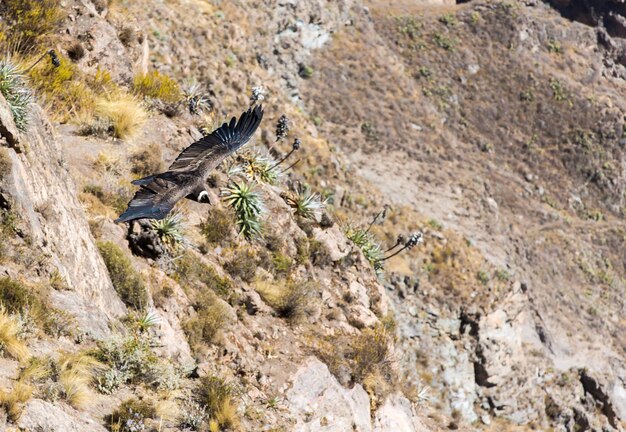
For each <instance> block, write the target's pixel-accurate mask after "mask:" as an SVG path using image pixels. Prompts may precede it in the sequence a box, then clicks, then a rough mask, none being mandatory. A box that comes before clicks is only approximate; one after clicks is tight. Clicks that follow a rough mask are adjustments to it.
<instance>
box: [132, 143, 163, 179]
mask: <svg viewBox="0 0 626 432" xmlns="http://www.w3.org/2000/svg"><path fill="white" fill-rule="evenodd" d="M130 163H131V165H132V166H131V171H132V173H133V174H137V175H138V176H139V177H147V176H149V175H152V174H156V173H160V172H161V171H163V152H162V151H161V146H160V145H158V144H156V143H153V144H150V145H148V146H147V147H146V148H145V149H144V150H141V151H138V152H136V153H133V155H132V156H131V157H130Z"/></svg>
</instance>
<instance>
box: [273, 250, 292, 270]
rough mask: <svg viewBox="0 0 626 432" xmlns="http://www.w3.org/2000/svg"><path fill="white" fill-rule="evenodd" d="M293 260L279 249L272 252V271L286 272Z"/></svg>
mask: <svg viewBox="0 0 626 432" xmlns="http://www.w3.org/2000/svg"><path fill="white" fill-rule="evenodd" d="M292 264H293V261H292V260H291V258H289V257H288V256H287V255H283V254H282V253H281V252H280V251H276V252H273V253H272V266H273V267H274V273H276V274H286V273H289V270H291V265H292Z"/></svg>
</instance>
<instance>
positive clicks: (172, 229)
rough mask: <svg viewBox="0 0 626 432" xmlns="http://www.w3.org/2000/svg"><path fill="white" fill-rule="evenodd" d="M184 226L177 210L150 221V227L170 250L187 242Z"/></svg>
mask: <svg viewBox="0 0 626 432" xmlns="http://www.w3.org/2000/svg"><path fill="white" fill-rule="evenodd" d="M185 227H186V224H185V222H184V218H183V215H182V214H181V213H178V212H174V213H171V214H169V215H168V216H166V217H165V218H164V219H161V220H153V221H152V229H154V231H156V233H157V235H158V236H159V238H160V239H161V241H162V242H163V244H164V245H165V246H166V247H167V248H168V249H169V250H170V251H174V250H176V249H178V248H184V247H186V246H187V245H188V244H189V242H188V240H187V237H185V234H184V230H185Z"/></svg>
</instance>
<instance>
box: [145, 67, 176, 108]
mask: <svg viewBox="0 0 626 432" xmlns="http://www.w3.org/2000/svg"><path fill="white" fill-rule="evenodd" d="M133 86H134V89H135V91H136V92H137V93H139V94H141V95H143V96H146V97H149V98H153V99H160V100H162V101H163V102H166V103H176V102H179V101H181V100H182V97H183V95H182V92H181V90H180V87H179V85H178V83H177V82H176V81H175V80H174V79H172V78H170V77H169V76H167V75H164V74H162V73H160V72H159V71H152V72H148V73H147V74H145V75H141V74H140V75H136V76H135V78H134V80H133Z"/></svg>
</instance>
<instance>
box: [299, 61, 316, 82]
mask: <svg viewBox="0 0 626 432" xmlns="http://www.w3.org/2000/svg"><path fill="white" fill-rule="evenodd" d="M313 73H314V70H313V68H312V67H311V66H309V65H305V64H302V65H300V70H298V75H300V77H301V78H304V79H310V78H313Z"/></svg>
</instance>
